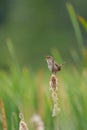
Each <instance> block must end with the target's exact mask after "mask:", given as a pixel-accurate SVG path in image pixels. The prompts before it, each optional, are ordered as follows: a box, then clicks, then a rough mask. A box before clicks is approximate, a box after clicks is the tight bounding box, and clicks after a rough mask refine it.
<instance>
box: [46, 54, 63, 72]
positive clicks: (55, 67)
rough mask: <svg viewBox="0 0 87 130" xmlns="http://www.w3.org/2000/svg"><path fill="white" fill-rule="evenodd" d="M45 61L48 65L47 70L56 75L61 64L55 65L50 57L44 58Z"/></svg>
mask: <svg viewBox="0 0 87 130" xmlns="http://www.w3.org/2000/svg"><path fill="white" fill-rule="evenodd" d="M46 61H47V64H48V68H49V70H50V71H51V73H53V74H56V73H57V72H59V71H60V70H61V67H62V65H63V64H57V63H56V62H55V60H54V59H53V57H52V56H46Z"/></svg>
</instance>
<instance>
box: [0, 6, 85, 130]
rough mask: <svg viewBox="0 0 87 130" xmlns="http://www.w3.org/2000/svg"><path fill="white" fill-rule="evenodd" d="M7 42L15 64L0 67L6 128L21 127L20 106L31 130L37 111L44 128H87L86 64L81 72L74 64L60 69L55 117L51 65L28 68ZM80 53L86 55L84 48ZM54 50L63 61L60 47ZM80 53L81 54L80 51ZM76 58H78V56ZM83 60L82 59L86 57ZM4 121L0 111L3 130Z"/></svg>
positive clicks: (0, 125)
mask: <svg viewBox="0 0 87 130" xmlns="http://www.w3.org/2000/svg"><path fill="white" fill-rule="evenodd" d="M67 6H68V11H69V13H70V12H71V13H70V16H71V17H72V15H73V13H74V12H72V11H73V10H72V6H71V5H67ZM73 19H74V21H73V22H75V23H76V24H75V23H73V24H74V29H76V31H75V32H76V37H77V39H78V46H79V48H80V47H82V46H83V45H82V38H81V37H82V36H81V33H80V30H79V27H78V24H77V21H76V19H75V17H74V16H73V17H72V20H73ZM76 25H77V27H76ZM79 38H80V39H79ZM80 40H81V41H80ZM7 46H8V50H9V53H10V55H11V57H12V60H13V62H12V63H13V64H12V65H11V67H10V72H5V71H2V70H1V71H0V99H1V100H2V102H3V103H4V109H5V113H6V121H7V129H8V130H18V128H19V110H18V108H19V107H20V109H21V110H22V112H23V114H24V117H25V120H26V122H27V124H28V126H29V128H30V129H29V130H32V127H31V125H32V124H30V119H31V117H32V115H33V114H34V113H38V114H39V115H40V116H41V118H42V120H43V122H44V125H45V130H58V128H59V130H86V129H87V105H86V102H87V93H86V86H87V68H85V67H84V66H82V68H83V69H82V73H79V71H78V69H77V68H76V67H75V66H72V67H70V66H68V67H66V65H65V67H64V68H63V69H62V71H61V72H60V73H58V75H57V76H58V79H59V82H58V83H59V85H58V86H59V91H58V98H59V100H58V103H59V107H60V109H61V110H60V113H59V114H58V116H57V117H56V118H53V117H52V116H51V112H52V102H51V97H50V91H49V87H50V86H49V83H48V82H49V75H50V74H49V72H48V69H47V71H46V70H39V72H37V73H36V72H35V73H34V72H32V71H31V70H29V69H27V68H23V69H21V68H20V66H19V64H18V61H17V57H16V55H15V53H16V52H15V51H14V47H13V46H12V43H11V41H10V40H8V41H7ZM80 49H81V48H80ZM80 53H81V55H82V56H83V54H82V51H81V52H80ZM52 54H53V55H54V57H55V58H56V59H59V60H60V61H63V60H62V58H61V57H60V54H59V53H58V51H57V50H56V51H55V50H53V51H52ZM77 56H79V54H78V53H77ZM74 58H75V60H76V57H74ZM82 58H83V57H82ZM43 60H44V59H43ZM80 62H83V60H81V61H80ZM67 65H68V64H67ZM2 124H3V122H2V116H1V111H0V129H2V130H4V129H3V126H2Z"/></svg>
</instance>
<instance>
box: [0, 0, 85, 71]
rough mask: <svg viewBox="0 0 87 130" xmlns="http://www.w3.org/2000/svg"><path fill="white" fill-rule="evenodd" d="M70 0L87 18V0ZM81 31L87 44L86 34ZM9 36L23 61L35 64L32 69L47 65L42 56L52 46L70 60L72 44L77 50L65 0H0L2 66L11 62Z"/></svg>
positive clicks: (47, 52)
mask: <svg viewBox="0 0 87 130" xmlns="http://www.w3.org/2000/svg"><path fill="white" fill-rule="evenodd" d="M68 2H71V3H72V4H73V6H74V8H75V10H76V13H77V14H78V15H79V14H80V15H81V16H83V17H84V18H86V10H87V9H86V5H87V1H86V0H84V1H81V0H69V1H68ZM82 31H83V36H84V44H85V45H86V42H87V39H86V35H85V32H84V30H83V29H82ZM7 38H10V39H11V40H12V43H13V44H14V48H15V50H16V55H17V58H18V60H19V63H20V65H21V66H28V67H31V66H33V69H38V68H40V67H44V65H45V63H44V60H43V59H44V58H45V56H46V55H48V54H51V51H52V49H53V48H56V49H58V50H59V52H60V53H61V55H62V56H63V58H64V59H65V60H68V61H69V59H71V56H70V52H71V50H72V48H73V49H75V50H78V47H77V40H76V37H75V34H74V29H73V27H72V23H71V21H70V18H69V15H68V13H67V9H66V6H65V1H64V0H54V1H52V0H50V1H49V0H37V1H34V0H0V66H1V67H2V66H3V65H4V66H6V65H9V63H10V62H11V59H10V57H9V55H8V51H7V48H6V45H5V43H6V39H7ZM69 62H72V59H71V60H70V61H69Z"/></svg>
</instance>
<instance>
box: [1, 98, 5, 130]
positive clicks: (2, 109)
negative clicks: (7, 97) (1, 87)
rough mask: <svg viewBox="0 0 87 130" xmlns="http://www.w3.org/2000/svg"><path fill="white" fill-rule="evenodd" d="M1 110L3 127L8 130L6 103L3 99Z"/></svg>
mask: <svg viewBox="0 0 87 130" xmlns="http://www.w3.org/2000/svg"><path fill="white" fill-rule="evenodd" d="M0 110H1V116H2V117H1V119H2V128H3V130H7V121H6V114H5V108H4V103H3V101H2V100H0Z"/></svg>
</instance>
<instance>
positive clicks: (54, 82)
mask: <svg viewBox="0 0 87 130" xmlns="http://www.w3.org/2000/svg"><path fill="white" fill-rule="evenodd" d="M49 84H50V90H51V92H52V93H51V94H52V95H51V96H52V101H53V110H52V116H53V117H54V116H56V115H57V113H58V112H59V111H60V109H59V106H58V95H57V91H58V87H57V86H58V80H57V78H56V76H55V74H52V75H51V78H50V82H49Z"/></svg>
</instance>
